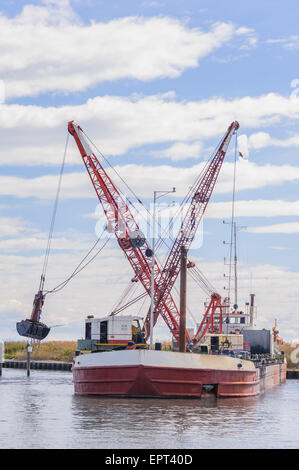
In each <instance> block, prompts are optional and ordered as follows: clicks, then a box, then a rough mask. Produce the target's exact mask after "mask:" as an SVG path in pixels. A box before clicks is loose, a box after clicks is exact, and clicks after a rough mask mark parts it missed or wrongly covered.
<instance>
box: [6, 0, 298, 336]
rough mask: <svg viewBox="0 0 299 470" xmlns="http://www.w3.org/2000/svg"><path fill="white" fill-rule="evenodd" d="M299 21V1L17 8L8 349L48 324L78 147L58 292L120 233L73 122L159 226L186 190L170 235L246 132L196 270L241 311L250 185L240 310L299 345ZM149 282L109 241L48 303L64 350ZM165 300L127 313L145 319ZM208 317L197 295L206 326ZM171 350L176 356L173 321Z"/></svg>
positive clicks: (11, 99)
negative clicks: (232, 257) (25, 322)
mask: <svg viewBox="0 0 299 470" xmlns="http://www.w3.org/2000/svg"><path fill="white" fill-rule="evenodd" d="M298 14H299V5H298V2H296V1H295V0H286V1H285V2H283V3H282V2H280V1H275V0H271V1H270V0H264V1H263V2H260V1H259V2H258V1H256V0H253V1H251V2H237V1H235V0H231V1H230V2H229V3H227V2H222V1H219V0H209V1H208V0H184V1H182V0H163V1H162V0H161V1H160V0H157V1H150V0H148V1H147V0H145V1H137V0H135V1H133V0H132V1H130V0H127V1H126V2H124V1H120V0H119V1H114V0H110V1H109V2H108V1H96V0H85V1H83V0H35V1H33V0H32V1H29V2H27V1H20V0H18V1H15V0H2V2H1V4H0V51H1V54H0V137H1V147H0V223H1V231H0V258H1V260H0V276H1V282H0V292H1V295H0V339H3V340H21V339H22V338H21V337H20V336H19V335H18V334H17V332H16V326H15V325H16V322H17V321H20V320H21V319H24V318H29V317H30V315H31V311H32V302H33V298H34V295H35V293H36V291H37V289H38V286H39V280H40V275H41V272H42V267H43V262H44V256H45V249H46V245H47V239H48V233H49V227H50V222H51V217H52V214H53V207H54V201H55V196H56V191H57V186H58V181H59V174H60V169H61V165H62V161H63V157H64V152H65V148H66V156H65V158H66V159H65V168H64V174H63V177H62V183H61V192H60V197H59V202H58V208H57V215H56V219H55V225H54V232H53V240H52V245H51V252H50V256H49V262H48V267H47V272H46V282H45V289H46V290H52V289H53V288H54V287H55V286H57V285H59V284H60V283H62V282H63V281H64V280H65V279H67V278H68V277H69V276H70V274H71V273H72V272H73V271H74V269H75V268H76V266H78V265H79V263H80V262H81V260H82V259H83V258H84V257H85V256H86V254H87V253H88V252H89V250H90V248H91V247H92V246H93V244H94V243H95V242H96V240H97V238H98V237H99V235H100V234H102V229H103V228H104V226H105V221H104V217H103V213H102V211H101V208H100V207H99V204H98V200H97V197H96V194H95V193H94V190H93V188H92V185H91V182H90V180H89V177H88V174H87V172H86V170H85V167H84V165H83V162H82V159H81V157H80V154H79V152H78V149H77V147H76V145H75V143H74V141H73V139H72V137H70V138H69V139H67V135H68V133H67V123H68V122H69V121H71V120H74V121H75V122H76V123H78V124H79V125H80V126H81V127H82V128H83V130H84V131H85V132H86V134H87V135H88V137H89V138H90V139H91V141H92V143H93V144H94V146H95V147H94V149H97V152H98V153H97V155H98V156H99V159H100V161H101V163H102V164H103V166H104V167H105V168H107V171H109V172H110V173H109V174H111V177H112V178H113V180H114V181H115V183H116V184H117V185H118V187H119V188H120V189H121V191H122V192H123V194H124V195H125V196H126V197H129V198H130V200H131V202H133V203H135V204H136V197H135V196H136V195H137V197H138V198H139V199H140V200H142V201H143V203H144V206H145V207H146V208H147V210H148V211H149V212H150V213H152V209H153V194H154V191H165V192H167V191H170V190H171V189H172V188H173V187H175V188H176V192H175V193H172V194H167V195H165V196H164V197H163V198H162V197H161V198H160V199H159V207H158V213H159V214H160V215H159V218H160V219H161V223H164V222H163V220H164V219H163V217H162V214H164V213H165V214H167V215H165V220H166V219H167V217H169V214H170V213H171V210H173V208H175V207H178V205H179V204H180V203H181V201H182V199H183V198H184V196H185V194H186V193H187V192H188V189H189V187H190V186H191V185H192V184H193V182H194V181H195V179H196V177H197V175H198V174H199V172H200V170H201V168H202V167H203V165H204V163H205V162H206V161H207V160H208V158H209V157H210V156H211V154H212V153H213V151H214V149H215V148H216V146H217V144H218V143H219V141H220V139H221V138H222V136H223V135H224V133H225V132H226V129H227V127H228V126H229V125H230V123H231V122H232V121H234V120H237V121H238V122H239V124H240V129H239V130H238V134H237V136H234V137H233V139H232V141H231V143H230V147H229V150H228V152H227V155H226V158H225V161H224V163H223V166H222V168H221V172H220V175H219V178H218V181H217V184H216V187H215V190H214V192H213V194H212V197H211V199H210V203H209V205H208V208H207V211H206V213H205V215H204V218H203V221H202V224H201V226H200V229H199V233H198V237H197V238H196V240H195V241H194V244H193V245H192V247H191V249H190V251H189V259H190V260H192V261H194V262H195V263H196V265H197V266H198V267H199V269H200V270H201V271H202V272H203V273H204V274H205V276H206V277H207V278H208V279H209V281H210V282H211V283H212V284H213V286H215V289H216V290H217V292H219V294H220V295H221V296H223V297H225V296H226V295H227V287H228V281H227V279H228V278H227V275H228V269H229V268H228V262H227V260H228V257H229V246H230V245H229V242H230V227H231V226H230V223H229V222H230V221H231V214H232V198H233V175H234V168H235V171H236V190H235V195H234V197H235V221H236V224H237V241H238V242H237V256H238V305H239V308H240V309H241V310H244V309H245V303H246V302H248V301H249V295H250V294H252V293H254V294H255V295H256V297H255V301H256V324H257V326H258V327H260V328H272V327H273V326H274V320H275V319H277V322H278V329H279V331H280V336H281V337H282V338H283V339H284V340H285V341H299V340H298V338H299V322H298V312H297V310H298V303H299V302H298V301H299V269H298V265H299V257H298V249H297V240H298V234H299V192H298V182H299V181H298V180H299V163H298V148H299V131H298V123H299V70H298V52H299V33H298ZM236 148H237V149H238V151H241V153H242V155H243V158H241V157H237V162H236V166H234V159H235V152H236ZM104 157H105V158H104ZM129 189H130V190H131V192H130V191H129ZM137 205H138V204H137ZM144 206H140V208H139V209H140V210H141V209H142V208H143V209H144ZM162 211H164V212H162ZM223 221H225V222H226V223H223ZM147 222H148V221H147ZM145 232H147V233H146V236H147V238H150V233H151V232H150V227H149V225H148V223H147V224H145ZM107 236H108V234H107V232H105V233H104V235H103V236H101V237H102V238H103V243H104V241H105V239H106V238H107ZM224 242H225V243H224ZM101 243H102V241H100V242H99V245H100V244H101ZM99 245H97V247H99ZM166 255H167V248H164V249H163V248H162V249H161V252H160V253H159V257H160V259H161V262H163V260H164V259H165V257H166ZM87 259H88V258H87ZM224 259H225V260H224ZM133 274H134V273H133V271H132V268H131V267H130V265H129V264H128V262H127V260H126V259H125V257H124V255H123V253H122V252H121V250H120V248H119V246H118V245H117V243H116V242H115V240H114V239H113V237H112V236H109V242H108V243H107V245H106V246H105V248H103V250H102V251H101V252H100V253H99V255H98V256H97V257H96V258H95V259H94V260H92V261H91V262H90V263H89V264H88V266H86V268H85V269H84V270H82V271H81V272H80V273H79V274H78V275H77V276H76V277H74V278H73V279H72V280H71V281H70V282H69V283H67V285H66V286H65V287H64V288H63V289H61V290H59V291H58V292H56V293H53V294H49V295H47V296H46V301H45V305H44V308H43V314H42V321H44V322H45V323H47V324H48V325H49V326H51V327H52V329H51V332H50V334H49V336H48V338H47V340H76V339H78V338H81V337H83V335H84V319H85V317H86V315H88V314H93V315H95V316H106V315H108V314H109V313H110V312H111V310H112V309H113V307H114V306H115V305H116V304H117V303H118V300H119V298H120V297H121V295H122V293H123V292H124V290H125V289H126V288H127V286H128V284H129V283H130V279H131V278H132V277H133ZM141 292H142V287H141V286H138V285H136V288H135V292H133V293H131V295H132V296H134V295H137V294H138V293H141ZM173 295H174V298H175V300H176V301H178V297H177V295H176V292H174V293H173ZM149 300H150V299H146V301H145V303H144V304H141V303H138V304H134V306H133V307H132V308H131V310H129V311H128V312H127V313H130V314H133V315H139V316H141V317H145V315H146V313H147V311H148V308H149ZM207 300H208V298H207V296H206V294H205V293H204V292H202V291H201V290H200V288H199V287H198V285H197V284H195V283H194V281H193V280H192V279H191V278H190V279H189V280H188V308H189V310H190V312H191V313H190V315H189V316H188V326H189V327H194V326H195V325H196V323H198V322H199V321H200V320H201V318H202V315H203V313H204V302H206V301H207ZM154 339H155V340H161V339H170V335H169V332H168V330H167V328H166V327H165V325H164V323H163V320H162V319H160V320H159V321H158V323H157V326H156V328H155V332H154Z"/></svg>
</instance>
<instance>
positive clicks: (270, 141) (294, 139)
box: [248, 132, 299, 149]
mask: <svg viewBox="0 0 299 470" xmlns="http://www.w3.org/2000/svg"><path fill="white" fill-rule="evenodd" d="M248 145H249V147H250V148H254V149H261V148H264V147H270V146H274V147H284V148H287V147H299V134H298V135H293V136H291V137H289V138H287V139H275V138H273V137H271V136H270V134H268V133H267V132H257V133H255V134H251V136H250V137H249V139H248Z"/></svg>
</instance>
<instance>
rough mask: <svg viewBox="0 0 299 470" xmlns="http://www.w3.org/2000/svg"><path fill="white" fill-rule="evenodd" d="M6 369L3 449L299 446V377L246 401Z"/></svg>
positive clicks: (0, 430)
mask: <svg viewBox="0 0 299 470" xmlns="http://www.w3.org/2000/svg"><path fill="white" fill-rule="evenodd" d="M24 374H25V371H23V370H9V369H6V370H4V372H3V376H2V377H1V378H0V446H2V447H4V448H103V449H105V448H106V449H125V448H128V449H133V448H151V449H155V448H156V449H167V448H169V449H184V448H186V449H188V448H190V449H191V448H196V449H200V448H298V447H299V437H298V436H299V432H298V431H299V422H298V420H297V419H294V417H296V416H298V415H299V381H298V380H292V381H288V382H287V384H286V385H283V386H280V387H276V388H275V389H272V390H270V391H268V392H266V393H265V394H264V395H262V396H260V397H253V398H242V399H237V400H236V399H216V398H215V397H214V396H210V397H205V398H202V399H173V400H169V399H134V398H133V399H124V398H122V399H119V398H101V397H80V396H75V395H74V392H73V384H72V376H71V374H70V373H68V372H62V371H56V372H54V371H33V373H32V375H31V376H30V377H29V378H26V377H25V375H24Z"/></svg>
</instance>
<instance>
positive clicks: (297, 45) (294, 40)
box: [267, 35, 299, 50]
mask: <svg viewBox="0 0 299 470" xmlns="http://www.w3.org/2000/svg"><path fill="white" fill-rule="evenodd" d="M267 43H268V44H282V45H283V47H284V48H285V49H290V50H294V49H299V36H296V35H292V36H289V37H288V38H280V39H268V40H267Z"/></svg>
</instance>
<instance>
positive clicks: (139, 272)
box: [68, 121, 239, 340]
mask: <svg viewBox="0 0 299 470" xmlns="http://www.w3.org/2000/svg"><path fill="white" fill-rule="evenodd" d="M238 128H239V124H238V122H237V121H235V122H233V123H232V124H231V125H230V126H229V128H228V130H227V132H226V134H225V136H224V137H223V139H222V141H221V143H220V145H219V147H218V150H217V151H216V153H215V155H214V157H213V158H212V160H211V162H210V163H209V165H207V167H206V169H205V171H204V172H203V174H202V176H201V178H200V180H199V183H198V184H197V186H196V189H195V190H194V194H193V197H192V199H191V203H190V206H189V209H188V211H187V213H186V215H185V217H184V220H183V222H182V225H181V228H180V231H179V234H178V236H177V238H176V240H175V241H174V244H173V246H172V248H171V250H170V253H169V256H168V258H167V260H166V263H165V266H164V268H163V269H162V270H161V269H160V267H159V265H158V264H157V262H156V261H155V267H154V279H155V281H154V283H155V286H154V292H155V308H154V325H155V323H156V322H157V319H158V316H159V315H161V316H162V318H163V319H164V321H165V323H166V324H167V326H168V327H169V329H170V332H171V333H172V335H173V336H174V337H175V338H176V339H177V340H179V312H178V309H177V306H176V304H175V302H174V300H173V298H172V296H171V290H172V288H173V286H174V284H175V281H176V279H177V276H178V273H179V271H180V249H181V247H182V246H183V245H184V246H185V247H186V249H187V250H188V248H189V247H190V245H191V243H192V241H193V238H194V236H195V233H196V230H197V228H198V225H199V223H200V221H201V218H202V216H203V214H204V211H205V209H206V207H207V204H208V202H209V199H210V197H211V194H212V191H213V189H214V186H215V183H216V180H217V178H218V175H219V171H220V168H221V166H222V163H223V160H224V157H225V154H226V151H227V148H228V145H229V143H230V140H231V137H232V135H233V134H234V133H235V132H236V130H237V129H238ZM68 130H69V132H70V134H71V135H72V136H73V137H74V139H75V141H76V144H77V146H78V148H79V151H80V153H81V156H82V159H83V161H84V164H85V167H86V169H87V171H88V174H89V176H90V179H91V182H92V184H93V186H94V189H95V191H96V193H97V196H98V198H99V201H100V203H101V205H102V207H103V210H104V213H105V215H106V217H107V219H108V225H109V228H110V229H112V230H113V231H114V233H115V235H116V237H117V240H118V243H119V245H120V247H121V248H122V250H123V252H124V253H125V255H126V257H127V259H128V260H129V262H130V264H131V266H132V267H133V270H134V272H135V275H136V277H137V278H138V279H139V280H140V281H141V283H142V285H143V286H144V288H145V290H146V292H147V293H148V294H149V295H150V285H151V267H150V260H149V258H148V257H147V256H146V254H145V252H146V250H148V249H149V246H148V244H147V242H146V240H145V239H144V244H143V245H142V246H136V245H132V238H131V237H132V234H134V233H136V232H139V227H138V225H137V224H136V222H135V220H134V217H133V215H132V213H131V212H130V210H129V208H128V206H127V204H126V202H125V201H124V199H123V198H122V197H121V195H120V193H119V191H118V190H117V188H116V187H115V185H114V184H113V182H112V180H111V178H110V177H109V176H108V174H107V173H106V172H105V170H104V168H103V167H102V165H101V164H100V162H99V161H98V159H97V158H96V156H95V155H94V153H93V152H92V150H91V149H90V147H89V145H88V144H87V142H86V140H85V138H84V136H83V131H82V129H81V128H80V127H79V126H77V125H75V124H74V123H73V121H70V122H69V124H68ZM149 325H150V311H149V312H148V314H147V317H146V319H145V322H144V330H145V336H146V339H147V338H148V337H149V332H150V328H149ZM186 335H187V339H188V340H190V338H189V335H188V332H187V333H186Z"/></svg>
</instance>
